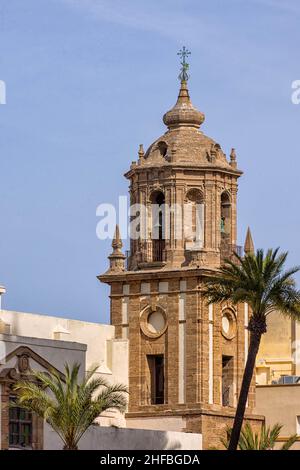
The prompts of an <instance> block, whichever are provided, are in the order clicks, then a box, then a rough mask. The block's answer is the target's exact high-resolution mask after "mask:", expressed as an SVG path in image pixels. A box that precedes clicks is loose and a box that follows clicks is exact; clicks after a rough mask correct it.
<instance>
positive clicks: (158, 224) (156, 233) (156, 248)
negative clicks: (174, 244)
mask: <svg viewBox="0 0 300 470" xmlns="http://www.w3.org/2000/svg"><path fill="white" fill-rule="evenodd" d="M151 202H152V204H153V211H152V219H153V220H152V260H153V261H163V257H164V249H165V233H164V204H165V196H164V194H163V193H162V192H160V191H157V192H155V193H154V194H153V195H152V198H151Z"/></svg>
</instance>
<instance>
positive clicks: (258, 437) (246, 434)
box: [221, 423, 297, 450]
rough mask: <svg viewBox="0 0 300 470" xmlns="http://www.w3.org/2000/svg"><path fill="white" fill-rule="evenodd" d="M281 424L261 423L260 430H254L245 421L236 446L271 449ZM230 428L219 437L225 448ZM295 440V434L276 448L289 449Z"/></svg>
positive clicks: (241, 448) (227, 443) (277, 436)
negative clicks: (223, 436)
mask: <svg viewBox="0 0 300 470" xmlns="http://www.w3.org/2000/svg"><path fill="white" fill-rule="evenodd" d="M281 429H282V425H281V424H278V423H277V424H274V426H273V427H266V426H265V425H263V426H262V427H261V430H260V432H258V433H257V432H254V431H253V430H252V428H251V426H250V424H249V423H246V424H245V426H244V427H243V429H242V430H241V434H240V439H239V444H238V448H239V450H273V449H274V447H275V444H276V441H277V439H278V438H279V435H280V431H281ZM231 432H232V429H230V428H227V430H226V438H225V439H221V442H222V444H223V446H224V447H225V449H227V448H228V445H229V441H230V436H231ZM296 440H297V434H294V435H292V436H290V437H289V438H288V440H287V441H286V442H285V443H284V444H283V445H282V447H281V448H280V449H278V450H289V449H290V448H291V447H292V445H293V444H294V443H295V441H296Z"/></svg>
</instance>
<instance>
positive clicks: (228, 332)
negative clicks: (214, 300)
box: [221, 310, 236, 339]
mask: <svg viewBox="0 0 300 470" xmlns="http://www.w3.org/2000/svg"><path fill="white" fill-rule="evenodd" d="M221 331H222V335H223V336H224V338H226V339H233V338H234V337H235V334H236V318H235V314H234V312H233V311H232V310H225V311H224V312H223V314H222V321H221Z"/></svg>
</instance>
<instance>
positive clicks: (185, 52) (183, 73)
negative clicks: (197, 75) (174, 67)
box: [177, 46, 191, 81]
mask: <svg viewBox="0 0 300 470" xmlns="http://www.w3.org/2000/svg"><path fill="white" fill-rule="evenodd" d="M177 55H179V56H180V57H181V62H180V64H181V71H180V74H179V76H178V78H179V80H180V81H187V80H188V79H189V78H190V77H189V75H188V73H187V71H188V69H189V64H188V63H187V61H186V58H187V56H189V55H191V53H190V51H189V50H188V49H187V48H186V47H185V46H183V48H182V49H181V50H180V51H179V52H177Z"/></svg>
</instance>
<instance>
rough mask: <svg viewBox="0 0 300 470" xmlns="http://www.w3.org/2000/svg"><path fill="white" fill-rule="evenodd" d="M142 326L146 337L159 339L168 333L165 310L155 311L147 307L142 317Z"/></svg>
mask: <svg viewBox="0 0 300 470" xmlns="http://www.w3.org/2000/svg"><path fill="white" fill-rule="evenodd" d="M140 326H141V330H142V332H143V333H144V334H145V335H146V336H148V337H149V338H158V337H159V336H161V335H162V334H163V333H164V332H165V331H166V329H167V326H168V324H167V318H166V314H165V312H164V310H163V309H162V308H160V307H157V308H156V309H155V310H154V309H151V308H150V307H147V308H146V309H145V310H144V312H143V313H142V315H141V320H140Z"/></svg>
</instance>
